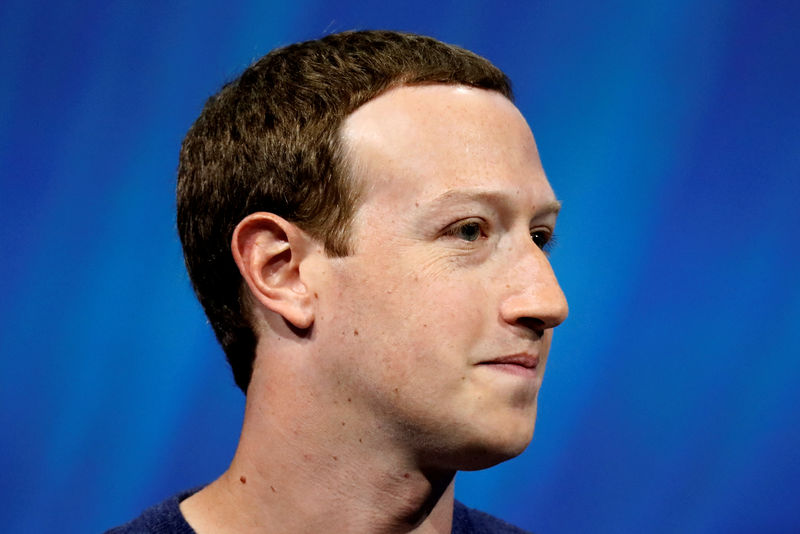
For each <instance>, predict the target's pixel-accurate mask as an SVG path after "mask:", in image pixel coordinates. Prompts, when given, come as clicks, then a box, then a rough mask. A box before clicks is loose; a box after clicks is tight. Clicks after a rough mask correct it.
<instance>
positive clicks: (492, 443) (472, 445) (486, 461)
mask: <svg viewBox="0 0 800 534" xmlns="http://www.w3.org/2000/svg"><path fill="white" fill-rule="evenodd" d="M525 427H526V428H523V427H521V426H516V427H512V428H509V427H506V428H505V429H504V430H505V432H503V431H498V430H497V429H496V428H495V429H493V430H495V432H493V433H491V434H484V435H481V436H473V439H471V440H470V441H469V442H468V443H462V444H461V446H460V447H458V449H457V450H454V451H452V452H453V454H451V455H450V461H449V462H444V464H451V465H452V470H454V471H478V470H481V469H487V468H489V467H492V466H495V465H497V464H499V463H502V462H505V461H506V460H510V459H512V458H515V457H517V456H519V455H520V454H522V453H523V451H525V449H526V448H527V447H528V445H529V444H530V442H531V438H532V437H533V425H531V424H530V422H528V423H527V424H526V425H525Z"/></svg>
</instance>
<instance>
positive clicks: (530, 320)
mask: <svg viewBox="0 0 800 534" xmlns="http://www.w3.org/2000/svg"><path fill="white" fill-rule="evenodd" d="M517 324H519V325H520V326H523V327H525V328H527V329H528V330H530V331H531V332H533V333H535V334H536V335H537V336H539V337H541V336H543V335H544V329H545V324H544V321H542V320H541V319H537V318H536V317H520V318H519V319H517Z"/></svg>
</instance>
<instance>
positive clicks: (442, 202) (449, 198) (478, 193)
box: [425, 189, 561, 217]
mask: <svg viewBox="0 0 800 534" xmlns="http://www.w3.org/2000/svg"><path fill="white" fill-rule="evenodd" d="M476 201H477V202H487V203H489V204H501V205H502V204H509V201H510V198H509V194H508V193H505V192H501V191H492V190H461V189H451V190H449V191H446V192H444V193H442V194H441V195H439V196H438V197H436V198H434V199H433V200H431V201H430V202H429V203H428V205H427V206H426V207H425V208H426V211H428V210H430V211H436V210H438V209H440V208H442V207H444V206H446V205H448V204H456V203H458V202H476ZM559 211H561V202H559V201H558V200H549V201H547V202H545V203H543V204H541V205H539V206H536V214H535V217H540V216H542V215H549V214H553V215H558V212H559Z"/></svg>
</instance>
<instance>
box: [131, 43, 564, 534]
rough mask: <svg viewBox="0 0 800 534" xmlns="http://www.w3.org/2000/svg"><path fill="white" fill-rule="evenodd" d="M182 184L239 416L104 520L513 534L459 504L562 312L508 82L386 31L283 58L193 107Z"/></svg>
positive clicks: (519, 404) (192, 265)
mask: <svg viewBox="0 0 800 534" xmlns="http://www.w3.org/2000/svg"><path fill="white" fill-rule="evenodd" d="M178 174H179V176H178V229H179V232H180V235H181V240H182V243H183V246H184V254H185V257H186V263H187V266H188V270H189V273H190V276H191V279H192V282H193V284H194V286H195V290H196V292H197V294H198V296H199V298H200V301H201V302H202V304H203V306H204V308H205V310H206V313H207V314H208V317H209V320H210V322H211V324H212V326H213V327H214V330H215V332H216V334H217V337H218V339H219V341H220V343H221V344H222V346H223V348H224V349H225V352H226V355H227V357H228V360H229V361H230V363H231V366H232V368H233V372H234V377H235V380H236V383H237V384H238V385H239V387H241V388H242V390H243V391H245V392H246V396H247V401H246V408H245V417H244V424H243V429H242V434H241V438H240V441H239V447H238V449H237V451H236V454H235V456H234V458H233V461H232V463H231V465H230V467H229V469H228V470H227V471H226V472H225V473H224V474H223V475H222V476H221V477H220V478H218V479H217V480H216V481H214V482H212V483H211V484H209V485H208V486H206V487H204V488H202V489H200V490H199V491H196V492H194V493H193V492H187V493H184V494H181V495H179V496H176V497H174V498H173V499H170V500H168V501H166V502H165V503H162V504H161V505H158V506H157V507H154V508H153V509H150V510H148V511H146V512H145V513H144V514H143V515H142V516H141V517H140V518H138V519H137V520H134V521H133V522H132V523H129V524H128V525H126V526H124V527H120V530H118V531H117V532H193V531H196V532H198V533H200V534H205V533H209V534H210V533H228V532H236V533H249V532H253V533H255V532H270V533H296V532H336V533H338V532H356V533H362V532H363V533H372V532H381V533H382V532H386V533H394V532H397V533H400V532H418V533H434V532H436V533H445V532H451V531H452V532H461V533H467V532H519V530H518V529H516V528H515V527H512V526H510V525H508V524H506V523H504V522H502V521H500V520H498V519H495V518H492V517H491V516H488V515H486V514H483V513H481V512H477V511H475V510H471V509H468V508H466V507H464V506H463V505H461V504H459V503H455V502H454V498H453V492H454V476H455V473H456V472H457V471H458V470H472V469H483V468H486V467H490V466H492V465H495V464H497V463H499V462H502V461H504V460H507V459H509V458H513V457H514V456H516V455H518V454H520V453H521V452H522V451H523V450H524V449H525V447H526V446H527V445H528V443H529V441H530V439H531V436H532V433H533V427H534V422H535V417H536V398H537V394H538V391H539V387H540V385H541V380H542V374H543V372H544V367H545V361H546V358H547V353H548V349H549V347H550V341H551V337H552V329H553V328H554V327H555V326H557V325H558V324H559V323H561V322H562V321H563V320H564V319H565V317H566V315H567V303H566V301H565V299H564V295H563V294H562V292H561V289H560V288H559V286H558V283H557V281H556V278H555V276H554V274H553V271H552V269H551V267H550V264H549V261H548V257H547V253H546V251H547V249H548V245H549V244H550V241H551V239H552V236H553V231H554V227H555V223H556V215H557V213H558V209H559V203H558V202H557V201H556V198H555V196H554V194H553V191H552V189H551V188H550V185H549V184H548V182H547V179H546V178H545V175H544V172H543V170H542V167H541V164H540V161H539V157H538V154H537V150H536V145H535V143H534V139H533V136H532V134H531V132H530V129H529V128H528V126H527V124H526V123H525V120H524V119H523V117H522V116H521V115H520V113H519V111H518V110H517V109H516V108H515V107H514V105H513V104H512V102H511V90H510V86H509V82H508V80H507V78H506V77H505V75H504V74H503V73H502V72H500V71H499V70H498V69H497V68H495V67H494V66H493V65H491V64H490V63H489V62H488V61H486V60H485V59H483V58H480V57H478V56H476V55H474V54H472V53H470V52H467V51H465V50H463V49H460V48H457V47H453V46H450V45H445V44H443V43H440V42H438V41H436V40H433V39H430V38H427V37H421V36H415V35H408V34H400V33H394V32H381V31H370V32H347V33H342V34H336V35H330V36H327V37H325V38H323V39H321V40H318V41H311V42H307V43H301V44H297V45H292V46H289V47H286V48H283V49H278V50H275V51H273V52H271V53H270V54H268V55H267V56H265V57H264V58H262V59H260V60H259V61H257V62H256V63H255V64H253V65H252V66H251V67H250V68H248V69H247V70H246V71H245V72H244V73H243V74H242V75H241V77H240V78H239V79H237V80H235V81H234V82H232V83H230V84H228V85H226V86H225V87H224V88H223V89H222V90H221V91H220V93H219V94H217V95H216V96H214V97H212V98H211V99H210V100H209V102H208V103H207V104H206V107H205V109H204V110H203V112H202V114H201V116H200V117H199V119H198V120H197V122H196V123H195V124H194V125H193V126H192V128H191V130H190V131H189V133H188V134H187V136H186V139H185V140H184V143H183V147H182V150H181V157H180V167H179V173H178Z"/></svg>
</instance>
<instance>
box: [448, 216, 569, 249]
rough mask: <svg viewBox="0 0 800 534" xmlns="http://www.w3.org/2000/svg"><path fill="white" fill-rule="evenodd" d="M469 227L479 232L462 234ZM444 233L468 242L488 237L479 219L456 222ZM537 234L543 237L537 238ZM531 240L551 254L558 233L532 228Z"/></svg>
mask: <svg viewBox="0 0 800 534" xmlns="http://www.w3.org/2000/svg"><path fill="white" fill-rule="evenodd" d="M467 228H469V229H471V230H475V231H476V232H478V233H477V234H473V233H470V235H469V236H466V235H465V234H462V231H463V230H465V229H467ZM444 235H446V236H450V237H454V238H457V239H461V240H463V241H466V242H468V243H474V242H475V241H477V240H478V239H480V238H482V237H487V232H486V230H485V229H484V223H483V222H481V221H477V220H466V221H462V222H459V223H456V224H454V225H453V226H451V227H450V228H448V229H447V230H445V232H444ZM537 236H541V237H539V238H538V239H537ZM531 240H532V241H533V242H534V243H535V244H536V246H537V247H539V248H540V249H542V250H543V251H544V252H545V254H550V252H551V251H552V250H553V248H554V247H555V245H556V235H555V234H552V233H550V232H549V231H547V230H532V231H531Z"/></svg>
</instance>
